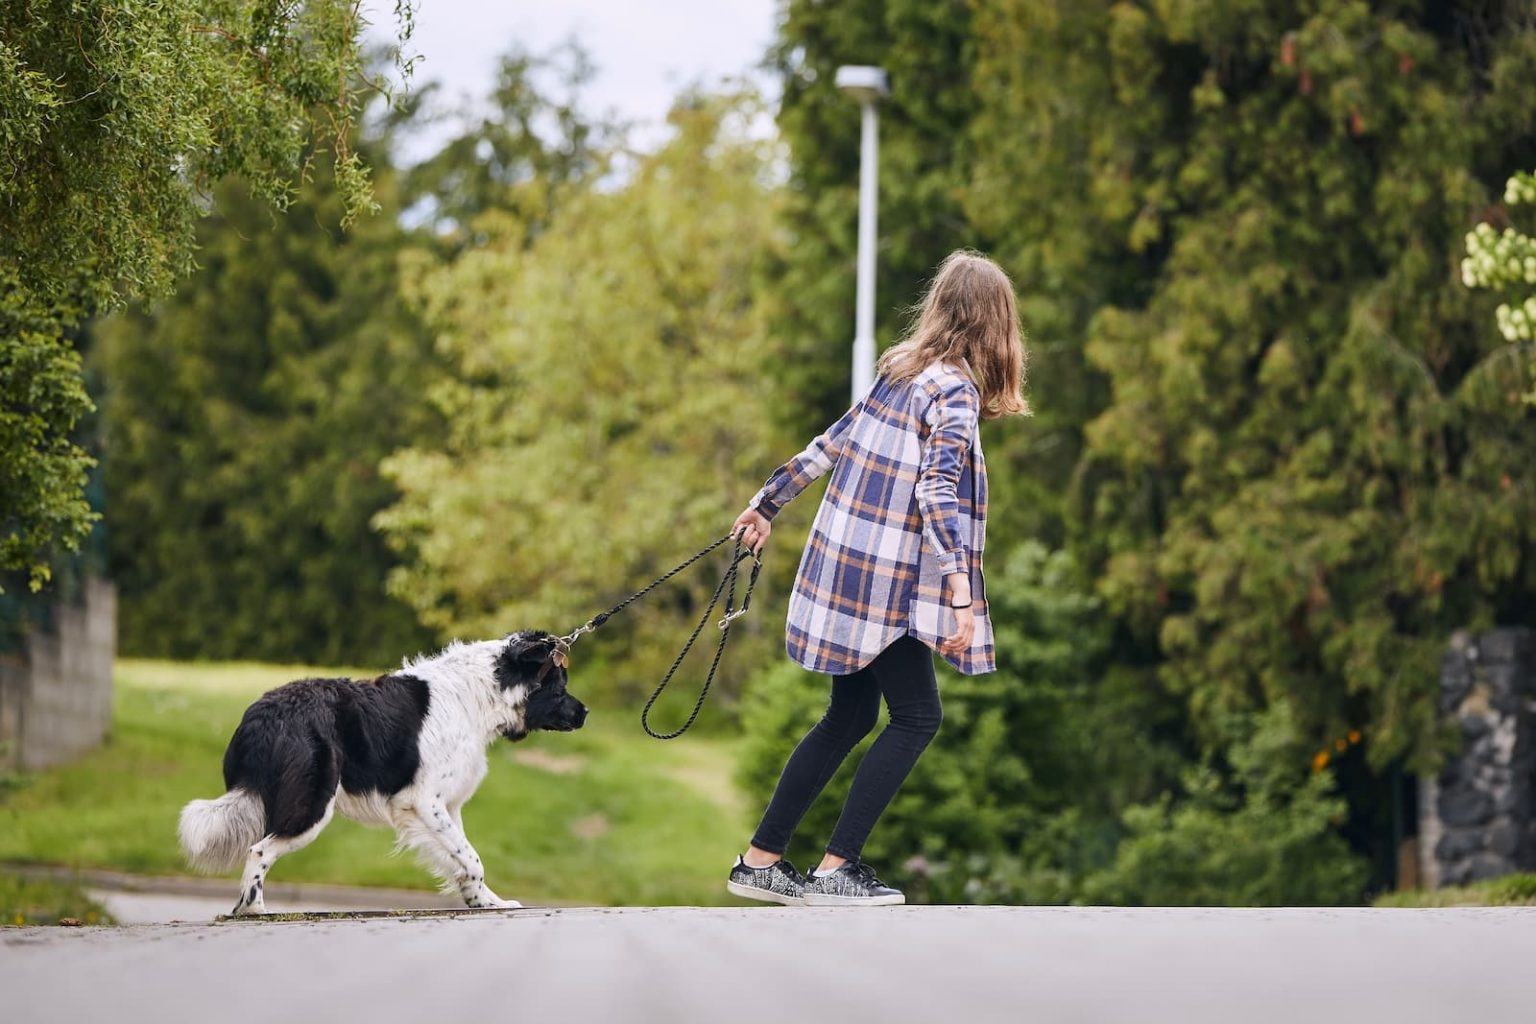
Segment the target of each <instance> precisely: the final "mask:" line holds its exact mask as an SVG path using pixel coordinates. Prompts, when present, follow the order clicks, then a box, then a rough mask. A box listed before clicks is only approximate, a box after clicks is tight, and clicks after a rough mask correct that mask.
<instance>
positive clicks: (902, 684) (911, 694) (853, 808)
mask: <svg viewBox="0 0 1536 1024" xmlns="http://www.w3.org/2000/svg"><path fill="white" fill-rule="evenodd" d="M882 694H883V695H884V696H885V703H886V705H887V706H888V707H889V708H890V709H891V721H890V724H889V725H887V726H886V727H885V731H883V732H882V733H880V735H879V737H877V738H876V740H875V742H874V744H873V745H872V746H870V748H869V753H868V754H866V755H864V760H863V762H862V763H861V764H860V765H859V770H858V771H857V772H856V773H855V774H854V776H853V786H852V787H851V788H850V789H849V790H848V800H847V801H846V802H845V803H844V804H843V813H842V816H841V817H839V818H838V819H837V828H836V829H834V830H833V832H832V841H831V842H829V843H827V852H828V853H831V854H835V855H836V856H839V857H843V858H846V859H847V860H858V859H859V852H860V851H861V850H863V848H864V840H865V839H867V838H869V832H870V830H871V829H872V828H874V827H875V822H876V821H877V820H879V818H880V815H881V814H882V813H883V812H884V811H885V808H886V806H887V805H888V804H889V803H890V802H891V798H892V797H894V796H895V795H896V791H897V790H898V789H900V788H901V784H902V782H904V781H905V780H906V778H907V774H908V773H909V772H911V771H912V766H913V765H914V764H916V763H917V758H918V755H919V754H921V753H922V752H923V748H924V747H926V746H928V741H929V740H931V739H933V737H934V734H935V733H937V732H938V731H939V723H940V722H942V721H943V719H944V715H943V712H942V710H941V709H940V707H939V685H938V682H937V681H936V680H935V679H934V676H933V654H932V652H931V651H929V650H928V647H927V645H926V644H924V643H923V642H922V641H921V640H918V639H917V638H915V637H912V636H904V637H902V638H901V639H899V640H897V641H896V642H895V643H893V644H891V646H889V647H887V648H886V649H885V650H883V651H881V652H880V653H879V655H877V656H876V657H875V660H874V661H872V662H870V663H869V664H868V665H866V666H865V667H864V668H861V669H859V671H857V672H855V673H853V674H852V675H848V676H834V677H833V682H832V701H831V703H829V704H828V705H827V713H826V714H825V715H823V716H822V718H821V721H819V722H817V723H816V724H815V725H813V726H812V727H811V731H810V732H808V733H806V734H805V738H804V739H803V740H801V741H800V745H799V746H797V747H796V748H795V752H794V753H793V754H790V755H789V761H788V763H786V764H785V765H784V774H782V775H780V776H779V784H778V786H777V788H775V789H774V791H773V799H772V800H771V801H769V803H768V809H767V810H766V811H764V812H763V820H762V822H761V824H759V825H758V826H757V834H756V835H755V836H753V837H752V845H753V846H756V847H757V848H758V849H760V850H767V851H768V852H769V853H783V852H784V850H785V848H786V847H787V846H788V845H789V837H790V835H791V833H793V832H794V830H795V826H796V825H798V824H800V819H801V818H802V817H803V816H804V815H805V812H806V811H807V810H808V809H809V808H810V806H811V803H812V802H813V801H814V800H815V799H816V797H817V796H818V795H819V794H820V793H821V790H822V788H823V787H824V786H826V784H827V780H828V779H830V778H832V775H833V773H834V772H836V771H837V766H838V765H840V764H842V763H843V758H845V757H847V756H848V751H850V750H852V749H853V748H854V746H855V745H856V744H857V743H858V742H859V740H861V739H863V738H864V737H865V736H867V735H869V731H870V730H871V729H873V728H874V727H875V722H876V721H877V720H878V719H879V717H880V697H881V695H882Z"/></svg>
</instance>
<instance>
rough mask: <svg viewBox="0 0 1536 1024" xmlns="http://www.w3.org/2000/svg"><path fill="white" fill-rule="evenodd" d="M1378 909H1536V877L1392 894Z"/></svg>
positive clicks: (1518, 876)
mask: <svg viewBox="0 0 1536 1024" xmlns="http://www.w3.org/2000/svg"><path fill="white" fill-rule="evenodd" d="M1372 906H1376V907H1410V908H1411V907H1528V906H1536V874H1514V875H1505V876H1503V877H1502V878H1490V879H1488V880H1487V881H1484V882H1473V883H1472V884H1471V885H1460V886H1448V887H1446V888H1444V889H1431V890H1418V889H1414V890H1410V891H1408V892H1389V893H1386V894H1385V895H1383V896H1380V897H1378V898H1377V899H1376V901H1375V902H1374V903H1373V904H1372Z"/></svg>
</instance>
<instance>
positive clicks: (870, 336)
mask: <svg viewBox="0 0 1536 1024" xmlns="http://www.w3.org/2000/svg"><path fill="white" fill-rule="evenodd" d="M834 81H835V82H836V84H837V87H838V88H839V89H841V90H843V92H845V93H847V94H848V95H849V96H851V97H853V98H854V100H856V101H857V102H858V104H859V107H860V108H861V109H862V110H863V114H864V123H863V141H862V144H861V146H860V149H859V274H858V295H857V304H856V306H855V311H854V330H853V400H854V401H855V402H857V401H858V400H859V399H860V398H862V397H864V392H866V391H868V390H869V386H870V385H871V384H873V383H874V382H875V191H876V182H877V180H878V178H879V175H880V139H879V117H880V115H879V114H878V113H877V112H876V109H875V108H876V105H877V104H878V103H879V102H880V100H882V99H884V98H885V97H887V96H889V95H890V94H891V87H890V80H889V79H888V78H887V77H886V74H885V70H884V69H883V68H872V67H865V66H863V65H854V64H845V65H843V66H842V67H840V68H838V69H837V77H836V79H834Z"/></svg>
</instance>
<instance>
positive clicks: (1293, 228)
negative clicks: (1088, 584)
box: [1078, 2, 1536, 773]
mask: <svg viewBox="0 0 1536 1024" xmlns="http://www.w3.org/2000/svg"><path fill="white" fill-rule="evenodd" d="M1480 10H1483V11H1486V12H1489V17H1491V19H1492V20H1491V22H1490V23H1489V24H1488V25H1487V26H1483V25H1480V24H1479V23H1476V22H1474V21H1473V20H1472V17H1471V14H1470V13H1467V12H1463V13H1457V14H1450V15H1447V13H1446V12H1441V11H1439V9H1436V10H1435V11H1432V12H1426V13H1424V14H1419V13H1415V12H1413V11H1407V10H1405V11H1402V12H1400V13H1394V14H1390V15H1389V14H1374V13H1372V12H1371V11H1370V10H1369V9H1368V8H1367V7H1366V6H1365V5H1363V4H1359V3H1351V2H1335V3H1324V4H1320V5H1317V6H1316V7H1315V8H1314V9H1313V10H1312V11H1311V12H1310V13H1309V14H1307V15H1305V16H1299V15H1298V14H1297V13H1296V11H1295V9H1294V7H1293V6H1292V5H1288V4H1272V5H1271V4H1256V5H1249V6H1248V8H1247V9H1245V10H1244V11H1243V13H1242V14H1241V15H1239V14H1238V13H1237V12H1236V11H1235V10H1233V9H1232V8H1231V7H1230V6H1228V5H1222V4H1215V3H1211V4H1203V3H1192V4H1186V5H1182V6H1180V7H1177V8H1166V9H1162V8H1160V9H1159V10H1158V11H1155V12H1149V11H1143V10H1141V9H1139V8H1131V7H1129V6H1127V5H1115V6H1114V7H1112V8H1106V11H1105V14H1106V17H1107V18H1108V19H1109V24H1110V27H1111V31H1110V33H1109V38H1108V42H1107V48H1108V51H1107V52H1108V56H1109V60H1110V64H1109V70H1110V72H1111V74H1112V76H1113V80H1114V81H1115V82H1116V85H1117V90H1116V92H1115V93H1114V100H1113V102H1114V105H1115V107H1116V108H1117V110H1116V113H1115V114H1114V115H1112V116H1110V117H1108V118H1107V119H1106V124H1105V127H1104V128H1103V129H1102V130H1103V131H1104V132H1107V133H1108V137H1107V138H1105V139H1103V140H1102V141H1098V142H1096V143H1095V145H1094V146H1093V147H1092V149H1091V150H1090V152H1093V153H1100V154H1104V155H1105V156H1104V160H1105V164H1106V171H1108V170H1110V169H1117V170H1116V173H1118V175H1119V176H1120V178H1121V179H1122V180H1123V182H1124V186H1123V187H1124V189H1125V190H1126V196H1125V201H1124V202H1123V203H1122V204H1121V205H1120V210H1121V211H1122V214H1123V219H1122V220H1121V224H1122V226H1123V227H1122V230H1123V231H1124V232H1125V235H1124V236H1123V237H1124V239H1125V241H1124V244H1126V245H1134V244H1135V242H1136V240H1137V239H1138V237H1140V236H1141V235H1142V234H1146V233H1150V234H1151V236H1153V237H1159V238H1162V239H1164V241H1163V242H1162V243H1161V245H1160V247H1159V259H1158V260H1157V262H1156V263H1155V264H1154V265H1153V266H1152V268H1150V269H1151V272H1152V275H1153V276H1152V277H1151V279H1150V289H1149V293H1148V295H1147V297H1146V299H1145V301H1143V302H1140V303H1136V304H1124V305H1115V306H1106V307H1104V308H1103V309H1101V310H1100V312H1099V313H1098V314H1097V316H1096V317H1095V319H1094V321H1093V322H1092V324H1091V325H1090V328H1089V335H1088V354H1089V357H1090V358H1091V359H1092V361H1093V362H1094V364H1095V365H1096V366H1097V367H1098V368H1099V369H1100V370H1101V371H1102V372H1104V373H1105V374H1106V375H1107V376H1108V378H1109V381H1110V385H1111V389H1112V398H1111V400H1110V402H1109V404H1108V406H1107V408H1106V409H1105V410H1104V412H1103V413H1102V414H1101V415H1100V416H1098V417H1097V418H1096V419H1095V420H1094V422H1093V423H1092V424H1091V425H1090V426H1089V428H1088V433H1087V437H1088V451H1087V454H1086V458H1085V462H1084V467H1083V472H1082V476H1081V479H1082V481H1083V487H1082V490H1081V491H1080V493H1079V500H1080V504H1079V505H1078V508H1080V509H1081V512H1082V517H1083V522H1084V523H1085V524H1086V526H1087V529H1086V530H1085V531H1084V533H1083V535H1082V537H1081V540H1082V544H1083V547H1084V549H1085V551H1086V552H1087V553H1088V554H1089V557H1090V564H1093V565H1095V566H1097V567H1098V568H1099V571H1100V572H1101V580H1100V587H1101V591H1102V592H1103V593H1104V594H1105V595H1106V597H1107V599H1108V600H1109V602H1110V606H1111V607H1112V608H1113V609H1114V610H1115V611H1116V612H1117V613H1118V614H1119V615H1120V616H1122V617H1123V618H1124V620H1125V621H1126V622H1127V623H1128V624H1129V625H1130V626H1131V627H1132V628H1133V629H1134V630H1135V631H1136V632H1137V633H1138V634H1139V635H1141V636H1143V637H1144V638H1146V639H1147V641H1148V642H1155V644H1156V646H1157V649H1158V651H1159V654H1160V657H1161V659H1162V664H1161V668H1160V675H1161V678H1162V679H1163V681H1164V682H1165V683H1166V684H1167V685H1168V686H1170V687H1172V688H1174V689H1175V690H1176V691H1177V692H1180V693H1182V694H1185V695H1186V696H1187V699H1188V701H1189V705H1190V711H1191V714H1192V717H1193V719H1194V722H1195V723H1196V725H1197V726H1200V725H1202V724H1203V725H1204V726H1205V727H1206V729H1207V730H1208V729H1209V728H1210V727H1211V724H1212V723H1213V722H1215V721H1217V720H1218V718H1219V716H1220V715H1223V714H1226V713H1232V712H1244V711H1252V710H1256V709H1263V708H1267V707H1270V706H1273V705H1276V704H1280V703H1284V704H1287V705H1289V708H1290V711H1291V713H1292V715H1293V716H1294V722H1295V727H1296V729H1297V730H1298V732H1299V734H1300V735H1302V736H1304V737H1307V738H1308V739H1310V741H1311V742H1313V743H1314V744H1316V745H1317V746H1318V747H1321V748H1326V747H1327V746H1328V745H1330V744H1331V743H1332V741H1333V740H1334V739H1335V738H1336V737H1339V736H1342V735H1344V734H1345V733H1346V732H1347V731H1349V730H1351V729H1360V730H1362V731H1363V732H1364V734H1365V737H1366V749H1367V753H1368V755H1369V760H1370V763H1371V764H1372V765H1373V766H1374V767H1375V768H1376V769H1378V770H1380V769H1383V768H1385V767H1386V766H1387V765H1388V764H1389V763H1390V762H1392V761H1393V760H1394V759H1395V758H1398V757H1400V756H1404V755H1409V756H1411V757H1412V758H1413V762H1414V764H1415V765H1417V766H1421V767H1422V766H1426V765H1428V764H1431V763H1432V761H1433V757H1434V755H1435V751H1436V741H1437V735H1438V734H1437V730H1436V728H1435V707H1434V696H1435V678H1436V674H1435V666H1436V664H1437V661H1438V658H1439V655H1440V652H1441V649H1442V645H1443V644H1444V642H1445V638H1446V637H1447V636H1448V635H1449V633H1450V631H1451V630H1452V629H1454V628H1456V627H1459V626H1465V625H1478V624H1481V623H1488V622H1493V621H1501V620H1507V621H1520V616H1521V615H1522V609H1524V610H1525V615H1526V616H1527V617H1528V612H1529V608H1530V607H1531V596H1532V594H1533V592H1536V559H1533V558H1532V557H1531V555H1532V551H1533V546H1536V529H1533V525H1532V521H1531V519H1530V517H1529V515H1528V514H1526V512H1528V510H1529V508H1530V506H1531V494H1530V491H1529V487H1528V482H1527V481H1525V480H1524V479H1523V478H1522V477H1521V475H1520V474H1519V472H1518V470H1517V469H1516V468H1515V467H1517V466H1518V465H1520V464H1522V462H1523V461H1524V459H1525V458H1526V454H1527V453H1528V452H1529V451H1530V449H1531V446H1532V444H1533V442H1536V415H1533V413H1532V410H1529V409H1528V408H1526V407H1524V406H1522V405H1521V404H1520V403H1519V402H1518V400H1517V399H1518V395H1517V392H1516V390H1515V389H1516V385H1517V384H1518V382H1519V381H1521V380H1523V379H1524V371H1523V369H1522V368H1521V366H1520V361H1521V358H1522V357H1520V356H1519V355H1518V354H1517V353H1513V352H1511V351H1510V350H1508V349H1507V348H1505V347H1503V346H1493V345H1490V344H1489V338H1488V335H1487V332H1485V331H1483V330H1480V329H1479V328H1478V317H1477V315H1476V309H1475V307H1474V305H1473V304H1472V303H1471V302H1469V301H1468V298H1467V296H1466V293H1465V292H1464V291H1462V290H1461V288H1460V287H1459V284H1458V283H1457V280H1456V274H1455V264H1454V261H1453V256H1452V254H1453V252H1454V248H1455V245H1456V241H1457V240H1459V239H1460V237H1461V236H1462V234H1463V232H1464V231H1465V230H1466V225H1467V224H1468V222H1469V221H1470V220H1472V219H1473V218H1474V217H1475V215H1476V211H1478V210H1480V209H1482V208H1484V207H1485V206H1486V205H1487V203H1488V201H1489V188H1488V185H1487V184H1486V182H1487V181H1488V179H1490V178H1493V179H1494V180H1497V181H1502V180H1503V178H1504V176H1505V175H1506V174H1507V173H1508V168H1509V165H1510V163H1511V162H1513V161H1516V160H1519V159H1521V152H1520V150H1521V143H1520V141H1519V140H1521V139H1525V138H1529V136H1530V130H1531V126H1532V117H1533V114H1532V110H1531V107H1530V105H1529V103H1526V102H1524V100H1521V99H1517V98H1516V97H1517V96H1523V95H1524V92H1523V90H1524V86H1523V84H1521V83H1524V82H1526V81H1528V80H1529V77H1530V74H1531V72H1532V71H1533V70H1536V27H1533V26H1532V24H1531V23H1530V21H1529V19H1528V18H1527V17H1525V16H1524V15H1523V14H1522V13H1521V12H1522V11H1527V10H1528V8H1526V7H1525V5H1522V4H1509V5H1504V7H1503V8H1502V9H1490V8H1486V7H1484V8H1480ZM1122 125H1134V126H1143V125H1150V126H1152V127H1151V128H1150V129H1146V130H1144V129H1143V128H1141V127H1130V128H1121V127H1119V126H1122ZM1148 131H1150V132H1151V134H1148V133H1147V132H1148ZM1131 211H1137V213H1136V214H1135V217H1134V218H1133V217H1132V216H1131ZM1143 220H1146V221H1148V222H1149V223H1147V224H1142V223H1140V222H1141V221H1143ZM1522 510H1525V511H1522ZM1208 739H1209V740H1210V742H1211V743H1213V744H1215V745H1217V746H1219V745H1220V741H1219V740H1218V739H1216V738H1215V737H1214V734H1211V735H1209V736H1208ZM1294 770H1296V771H1297V772H1298V773H1301V772H1304V771H1305V768H1304V767H1303V765H1302V764H1301V763H1298V764H1297V765H1296V766H1295V769H1294Z"/></svg>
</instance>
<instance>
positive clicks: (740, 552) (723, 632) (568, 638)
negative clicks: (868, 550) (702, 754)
mask: <svg viewBox="0 0 1536 1024" xmlns="http://www.w3.org/2000/svg"><path fill="white" fill-rule="evenodd" d="M729 540H734V541H735V542H736V545H735V548H734V550H733V551H732V554H731V564H730V565H729V566H727V567H726V570H725V574H724V575H723V576H721V577H720V582H719V583H718V584H717V585H716V586H715V592H714V593H713V594H712V595H710V598H709V605H708V606H707V607H705V609H704V614H703V615H702V616H700V617H699V624H698V625H697V626H694V627H693V632H692V633H691V634H689V636H688V642H687V643H685V644H684V645H683V649H682V650H681V651H680V652H678V655H677V657H676V658H675V659H673V661H672V667H671V668H669V669H667V674H666V675H665V676H664V677H662V680H661V682H660V683H658V684H657V685H656V689H655V690H653V691H652V692H651V696H650V699H649V700H647V701H646V702H645V707H644V708H643V709H642V710H641V712H640V727H641V728H642V729H644V730H645V734H646V735H647V736H649V737H651V738H652V739H657V740H674V739H677V737H679V736H681V735H682V734H683V733H685V732H687V731H688V730H689V728H690V727H692V725H693V723H694V722H695V721H696V720H697V719H698V717H699V712H700V711H702V710H703V709H704V701H705V699H706V698H707V697H708V696H709V688H710V687H711V686H713V685H714V683H715V673H716V671H718V670H719V668H720V659H721V658H722V657H723V656H724V655H725V645H726V643H727V641H729V640H730V638H731V623H732V622H735V621H736V620H737V619H739V618H741V617H742V616H743V615H745V614H746V613H747V609H748V608H749V607H751V605H752V591H753V590H754V589H755V588H756V587H757V577H758V574H759V573H761V572H762V570H763V563H762V560H761V559H759V558H758V557H757V556H756V555H754V554H752V551H751V549H744V548H743V547H742V546H741V538H740V537H737V536H735V535H734V534H729V533H728V534H726V535H725V536H724V537H721V538H720V539H719V540H717V541H715V542H714V543H712V544H710V545H709V546H708V547H706V548H704V549H703V550H701V551H699V552H697V553H696V554H694V555H692V556H690V557H689V558H688V559H687V560H686V561H684V562H683V563H682V564H680V565H678V566H676V567H675V568H672V569H669V570H668V571H667V572H665V573H662V574H661V575H660V576H658V577H656V578H655V579H654V580H652V581H651V582H650V583H647V584H646V585H645V586H643V587H641V588H640V589H639V590H637V591H635V592H634V593H633V594H630V595H629V596H628V597H626V598H625V599H624V600H622V601H620V602H619V603H618V604H616V605H614V606H613V607H612V608H609V609H608V610H607V611H605V612H599V613H598V614H596V615H594V616H592V617H591V618H590V619H588V620H587V621H586V622H584V623H582V624H581V625H580V626H578V627H577V628H576V629H575V630H573V631H572V632H570V633H568V634H566V635H565V636H563V637H560V638H558V640H557V643H558V645H559V653H560V657H561V658H562V659H563V658H564V657H565V656H566V655H567V654H568V653H569V651H570V649H571V645H572V644H574V643H575V642H576V641H577V640H579V639H581V637H582V636H583V635H585V634H587V633H590V632H592V631H593V630H594V629H597V628H598V627H599V626H601V625H602V624H603V623H605V622H607V621H608V620H609V619H611V618H613V616H615V615H617V614H618V613H619V612H621V611H623V610H624V609H625V608H627V607H629V606H630V605H631V604H633V603H634V602H636V601H638V600H640V599H641V598H642V597H644V596H645V595H647V594H649V593H650V592H651V591H653V590H655V589H656V588H657V587H659V586H661V585H662V584H663V583H665V582H667V581H668V580H670V579H671V578H672V577H674V576H676V575H677V574H678V573H680V572H683V571H684V570H685V569H687V568H688V567H689V566H691V565H693V564H694V563H695V562H697V561H699V559H701V558H703V557H704V556H706V555H708V554H709V553H710V552H712V551H714V550H715V549H716V548H718V547H720V546H721V545H722V544H724V543H725V542H726V541H729ZM749 558H750V559H752V572H751V574H750V575H748V577H747V590H746V593H745V594H743V595H742V598H741V607H740V608H737V607H736V580H737V577H738V576H739V575H740V570H741V563H742V562H744V561H746V560H747V559H749ZM722 593H724V594H725V617H724V618H722V619H721V620H720V643H719V644H718V645H717V646H716V647H715V657H714V660H713V661H712V662H710V665H709V675H707V676H705V677H704V685H703V686H702V687H700V689H699V699H698V700H696V701H694V704H693V711H692V712H691V713H690V714H689V715H688V720H687V721H685V722H684V723H683V724H682V725H681V726H680V727H679V728H678V729H676V730H675V731H673V732H667V733H660V732H657V731H656V730H654V729H652V728H651V721H650V716H651V708H652V707H653V706H654V705H655V703H656V701H658V700H659V699H661V694H662V691H664V690H666V688H667V685H668V684H669V683H671V682H672V677H673V676H675V675H676V674H677V670H678V668H679V667H681V665H682V664H683V659H684V658H686V657H688V652H689V651H691V650H693V645H694V643H695V641H697V640H698V639H699V634H700V633H702V632H704V627H705V625H707V624H708V623H709V617H710V616H711V615H713V614H714V611H715V607H716V606H717V605H718V604H719V603H720V595H721V594H722Z"/></svg>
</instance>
